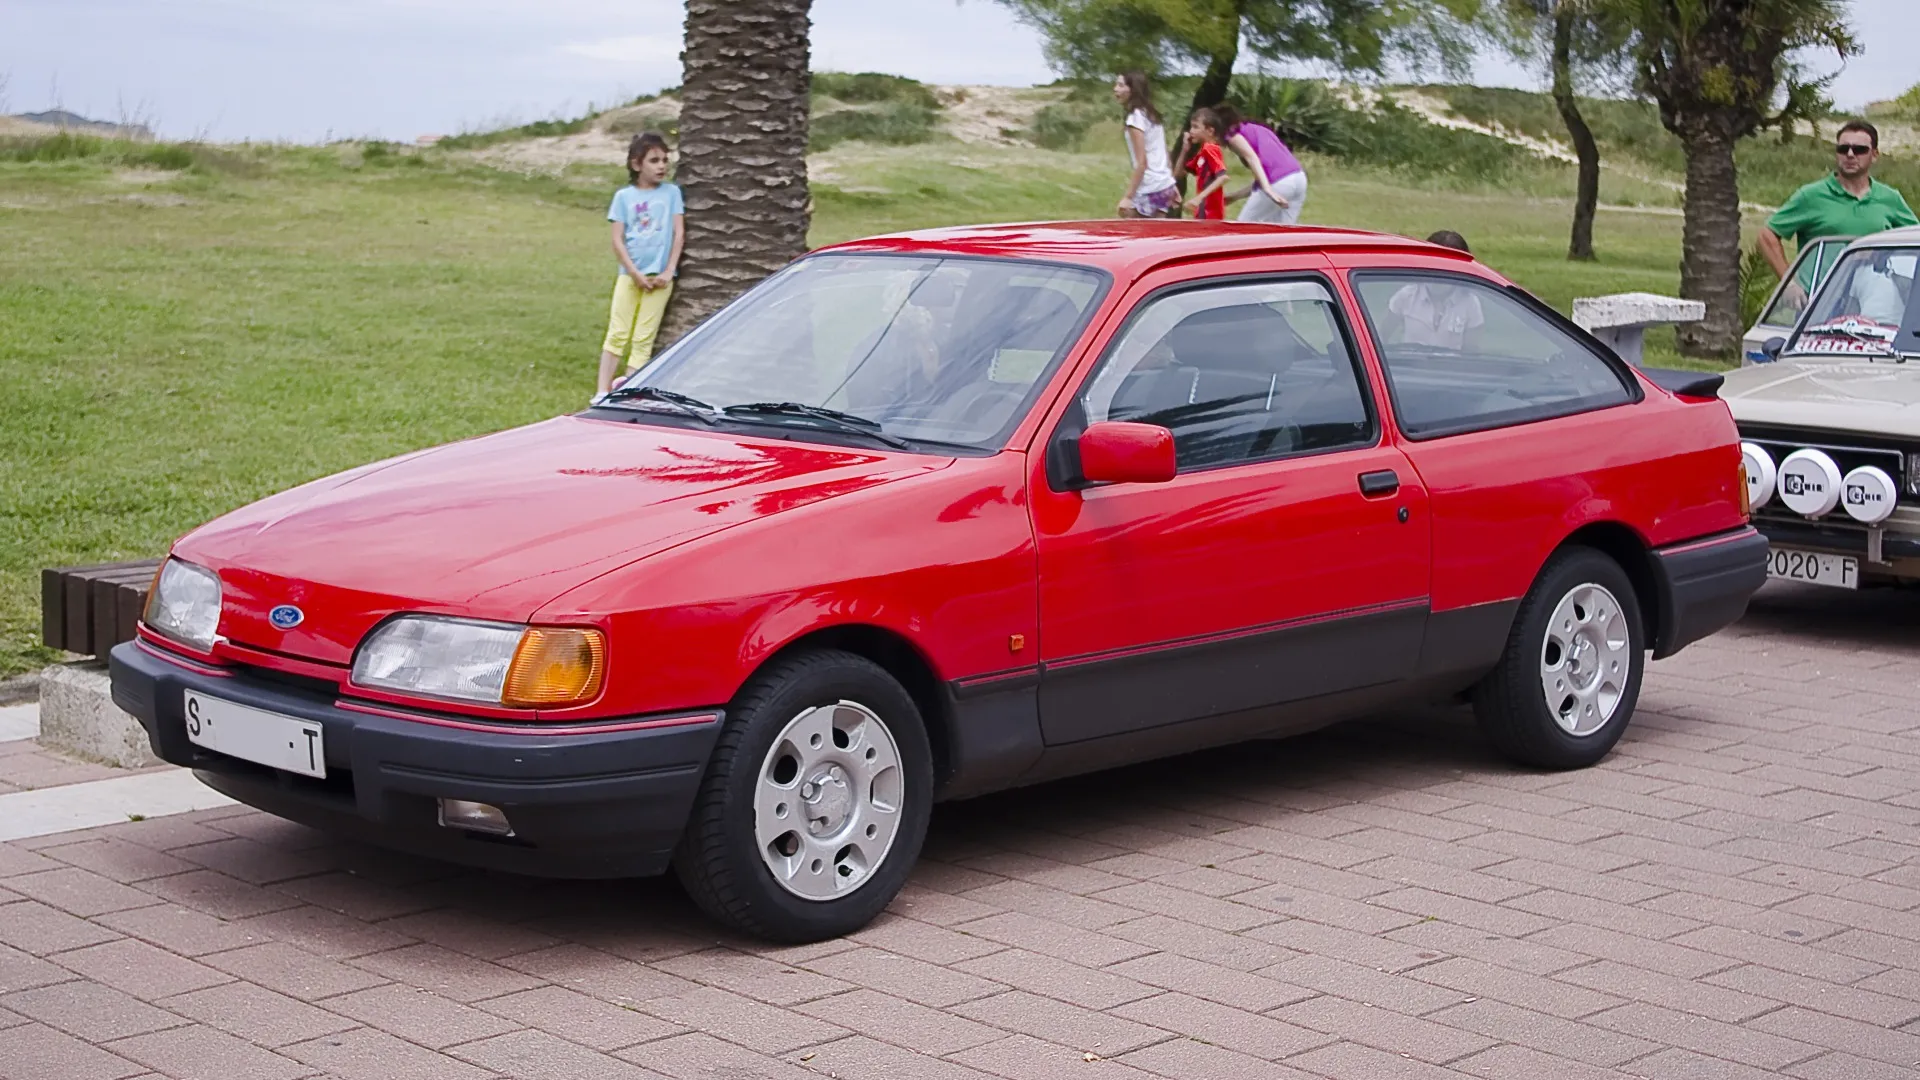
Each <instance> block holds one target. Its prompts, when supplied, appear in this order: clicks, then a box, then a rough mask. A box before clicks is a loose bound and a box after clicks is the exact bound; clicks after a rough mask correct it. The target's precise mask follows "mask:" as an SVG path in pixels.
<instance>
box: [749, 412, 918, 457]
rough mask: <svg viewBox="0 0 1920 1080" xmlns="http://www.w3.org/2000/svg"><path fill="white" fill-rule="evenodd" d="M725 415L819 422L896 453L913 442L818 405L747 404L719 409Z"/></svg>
mask: <svg viewBox="0 0 1920 1080" xmlns="http://www.w3.org/2000/svg"><path fill="white" fill-rule="evenodd" d="M721 411H722V412H724V413H726V414H727V415H728V416H763V417H779V416H792V417H798V418H801V419H806V420H818V421H820V422H821V423H823V424H826V425H828V426H830V427H836V428H839V429H840V430H841V431H845V432H850V433H852V434H855V435H864V436H866V437H867V438H870V439H874V440H876V441H878V442H882V443H885V444H886V445H888V446H891V447H893V448H894V449H895V450H907V449H911V448H912V445H913V444H912V443H909V442H907V440H905V439H902V438H900V437H899V436H897V435H889V434H887V433H886V432H884V431H882V430H880V421H878V420H872V419H868V418H867V417H864V416H856V415H854V414H853V413H848V412H841V411H840V410H839V409H825V408H821V407H820V406H818V405H806V404H803V403H801V402H798V401H750V402H748V403H746V404H745V405H729V406H727V407H726V408H725V409H722V410H721Z"/></svg>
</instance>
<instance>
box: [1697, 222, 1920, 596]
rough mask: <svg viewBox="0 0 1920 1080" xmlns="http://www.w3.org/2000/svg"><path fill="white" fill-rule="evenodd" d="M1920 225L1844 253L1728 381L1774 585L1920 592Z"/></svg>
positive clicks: (1724, 393) (1725, 389)
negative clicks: (1791, 323)
mask: <svg viewBox="0 0 1920 1080" xmlns="http://www.w3.org/2000/svg"><path fill="white" fill-rule="evenodd" d="M1917 269H1920V228H1908V229H1893V230H1890V231H1887V232H1883V233H1876V234H1874V235H1873V236H1868V237H1862V238H1861V239H1859V240H1856V241H1854V242H1853V243H1852V244H1850V245H1848V247H1847V249H1846V252H1845V254H1843V255H1841V256H1840V259H1839V261H1838V262H1837V263H1836V264H1835V265H1834V268H1833V270H1832V272H1831V273H1830V274H1829V275H1828V276H1827V279H1826V281H1825V282H1824V283H1822V285H1821V286H1820V289H1819V291H1818V292H1817V293H1816V294H1815V295H1814V297H1813V300H1812V302H1811V303H1810V304H1808V305H1807V309H1806V311H1805V313H1804V314H1802V316H1801V318H1800V321H1799V324H1798V325H1797V326H1795V327H1794V329H1793V331H1792V333H1790V334H1788V335H1786V336H1785V337H1781V338H1774V339H1772V340H1770V341H1768V342H1767V343H1766V345H1765V348H1764V350H1763V354H1764V356H1765V357H1766V358H1767V359H1765V360H1764V361H1763V362H1761V363H1757V364H1754V365H1753V366H1750V367H1742V368H1740V369H1738V370H1736V371H1730V372H1728V373H1727V376H1726V382H1725V384H1724V385H1723V386H1722V388H1721V392H1720V396H1721V397H1722V398H1723V399H1725V400H1726V402H1727V405H1728V406H1729V407H1730V408H1731V409H1732V410H1733V418H1734V420H1735V421H1736V422H1737V423H1738V424H1739V426H1740V435H1741V438H1742V440H1743V441H1742V444H1741V451H1742V455H1743V457H1744V459H1745V466H1746V474H1747V491H1748V494H1749V495H1750V496H1751V498H1752V502H1753V508H1754V509H1753V521H1754V525H1755V526H1757V527H1758V528H1759V529H1760V531H1761V532H1762V533H1765V534H1766V537H1767V539H1768V540H1769V541H1770V542H1771V543H1772V545H1773V553H1772V562H1771V564H1770V567H1769V569H1770V572H1771V574H1772V576H1774V577H1777V578H1785V579H1789V580H1793V581H1802V582H1808V583H1811V584H1815V585H1831V586H1836V587H1838V588H1843V589H1857V588H1860V587H1861V586H1863V585H1875V584H1886V583H1892V582H1901V581H1905V582H1920V291H1916V290H1915V289H1914V279H1915V276H1916V270H1917Z"/></svg>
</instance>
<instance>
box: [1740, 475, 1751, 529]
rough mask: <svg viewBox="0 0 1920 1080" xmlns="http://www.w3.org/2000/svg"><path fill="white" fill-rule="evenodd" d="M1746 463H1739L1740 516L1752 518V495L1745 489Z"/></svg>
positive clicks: (1748, 489) (1749, 490)
mask: <svg viewBox="0 0 1920 1080" xmlns="http://www.w3.org/2000/svg"><path fill="white" fill-rule="evenodd" d="M1747 483H1748V481H1747V463H1746V462H1744V461H1743V462H1741V463H1740V516H1741V517H1752V516H1753V494H1752V491H1751V489H1750V488H1748V487H1747Z"/></svg>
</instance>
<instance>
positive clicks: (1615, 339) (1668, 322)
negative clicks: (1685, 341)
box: [1573, 293, 1707, 367]
mask: <svg viewBox="0 0 1920 1080" xmlns="http://www.w3.org/2000/svg"><path fill="white" fill-rule="evenodd" d="M1706 317H1707V305H1706V304H1704V303H1702V302H1700V301H1698V300H1678V299H1675V298H1674V297H1671V296H1657V295H1655V294H1653V293H1615V294H1613V295H1612V296H1584V297H1581V298H1580V299H1578V300H1575V301H1574V302H1573V321H1574V324H1575V325H1577V326H1579V327H1580V329H1582V330H1585V331H1586V332H1588V333H1589V334H1592V335H1593V336H1594V337H1597V338H1599V339H1600V340H1601V341H1603V342H1605V343H1606V344H1607V345H1608V346H1609V347H1611V348H1612V349H1613V351H1614V352H1616V353H1619V354H1620V359H1622V360H1625V361H1626V362H1627V363H1629V364H1632V365H1633V366H1634V367H1639V366H1640V359H1641V357H1642V356H1643V355H1644V348H1645V341H1646V334H1647V330H1648V329H1649V328H1650V327H1655V326H1674V325H1678V324H1680V323H1696V322H1699V321H1700V320H1701V319H1704V318H1706Z"/></svg>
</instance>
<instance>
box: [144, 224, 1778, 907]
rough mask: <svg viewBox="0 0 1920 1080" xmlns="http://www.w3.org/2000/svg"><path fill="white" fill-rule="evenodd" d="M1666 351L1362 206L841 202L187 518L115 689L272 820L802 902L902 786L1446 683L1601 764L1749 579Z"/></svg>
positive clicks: (886, 857)
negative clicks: (291, 479) (809, 243)
mask: <svg viewBox="0 0 1920 1080" xmlns="http://www.w3.org/2000/svg"><path fill="white" fill-rule="evenodd" d="M1686 379H1687V380H1691V381H1683V382H1682V383H1680V384H1676V389H1677V392H1669V391H1668V390H1667V389H1663V388H1661V387H1660V386H1658V385H1655V384H1654V383H1653V382H1651V381H1649V380H1648V379H1647V378H1645V377H1643V376H1642V375H1641V374H1639V373H1636V372H1635V371H1634V370H1633V369H1631V368H1629V367H1627V366H1626V365H1624V364H1622V363H1621V362H1620V361H1619V359H1618V358H1616V357H1615V356H1614V355H1613V354H1612V353H1610V352H1609V351H1608V350H1607V349H1606V348H1605V347H1603V346H1601V345H1600V344H1598V343H1597V342H1595V341H1594V340H1593V339H1592V338H1590V337H1588V336H1587V335H1585V334H1584V333H1582V332H1581V331H1580V330H1578V329H1576V328H1575V327H1574V326H1572V325H1571V324H1570V323H1568V322H1567V321H1566V320H1565V319H1563V318H1561V317H1560V316H1559V315H1557V314H1555V313H1554V312H1553V311H1551V310H1550V309H1548V308H1547V307H1545V306H1543V305H1542V304H1540V303H1539V302H1538V301H1536V300H1534V299H1533V298H1532V297H1530V296H1529V295H1528V294H1526V293H1524V292H1522V291H1521V290H1519V289H1517V288H1515V287H1513V286H1511V285H1509V284H1508V283H1506V282H1505V281H1503V280H1502V279H1501V278H1499V277H1498V276H1497V275H1495V274H1493V273H1492V272H1491V271H1489V270H1487V269H1486V268H1485V267H1483V266H1480V265H1478V264H1477V263H1475V262H1474V261H1472V259H1470V258H1469V257H1467V256H1465V255H1462V254H1460V253H1458V252H1454V251H1451V250H1447V249H1443V248H1438V247H1433V246H1429V245H1426V244H1422V243H1417V242H1414V241H1410V240H1404V239H1400V238H1396V237H1389V236H1379V235H1372V234H1368V233H1363V232H1350V231H1342V230H1335V229H1318V228H1273V227H1268V226H1238V225H1228V224H1220V223H1211V222H1209V223H1198V222H1125V223H1123V222H1100V223H1088V224H1050V225H1006V226H990V227H979V228H963V229H947V230H938V231H930V232H921V233H912V234H906V235H899V236H888V237H880V238H876V239H870V240H862V241H857V242H854V243H849V244H842V245H839V246H837V247H833V248H828V249H825V250H822V251H819V252H816V253H814V254H811V255H809V256H807V257H805V258H803V259H800V260H799V261H797V262H795V263H794V264H792V265H791V266H789V267H788V268H787V269H785V270H783V271H781V272H780V273H778V274H775V275H774V276H773V277H771V278H769V279H768V280H766V281H765V282H763V283H762V284H760V285H759V286H758V287H756V288H755V289H753V290H752V291H751V292H750V293H748V294H747V295H746V296H744V297H742V298H741V299H740V300H738V301H736V302H735V303H734V304H733V305H732V306H730V307H728V308H726V309H725V310H724V311H722V312H721V313H719V314H718V315H715V316H714V317H713V318H711V319H709V320H708V321H707V322H706V323H705V324H703V325H702V326H701V327H699V328H698V329H697V330H696V331H694V332H693V333H692V334H690V335H688V336H687V337H685V338H684V339H682V340H681V341H680V342H679V343H677V344H676V345H675V346H674V347H673V348H671V349H670V350H668V351H667V352H665V353H664V354H662V355H661V356H660V357H659V358H658V359H657V360H655V361H654V362H653V364H652V365H650V366H649V367H647V368H646V369H645V370H644V371H643V373H642V374H641V376H640V377H639V378H638V379H637V380H636V381H635V383H634V384H632V385H629V386H625V387H622V388H620V389H618V390H616V391H614V392H613V393H612V394H611V395H608V396H607V397H605V398H603V399H601V400H599V401H598V402H597V403H596V404H595V406H594V407H592V408H590V409H589V410H587V411H586V412H583V413H580V414H578V415H573V416H564V417H560V418H557V419H553V420H548V421H545V422H542V423H538V424H533V425H531V426H528V427H523V428H518V429H515V430H511V431H504V432H500V433H498V434H495V435H489V436H485V437H482V438H476V439H471V440H468V441H466V442H460V443H455V444H452V445H448V446H441V447H436V448H434V449H429V450H423V451H420V452H418V453H415V454H409V455H407V456H404V457H400V458H396V459H394V460H391V461H384V462H379V463H376V464H372V465H367V466H364V467H362V468H358V469H354V470H351V471H349V472H345V473H341V474H340V475H338V476H332V477H328V478H326V479H323V480H317V481H314V482H313V483H310V484H307V485H305V486H303V487H299V488H295V489H294V490H292V491H288V492H285V493H282V494H279V495H275V496H273V497H271V498H268V499H265V500H262V501H261V502H258V503H255V504H253V505H251V506H247V507H243V508H241V509H239V510H236V511H234V512H233V513H230V514H228V515H226V516H225V517H222V518H219V519H218V520H216V521H213V522H212V523H210V524H208V525H205V526H203V527H201V528H200V529H197V530H195V531H194V532H192V533H190V534H189V535H187V536H186V537H185V538H184V539H182V540H180V541H179V543H178V544H176V545H175V546H174V548H173V552H172V558H171V559H170V560H169V561H168V562H167V563H166V565H165V567H164V568H163V569H162V571H161V573H160V575H159V577H158V578H157V579H156V582H155V587H154V589H153V591H152V598H151V601H150V603H149V606H148V608H147V612H146V616H145V621H144V624H143V625H142V626H141V628H140V636H139V639H138V640H137V641H135V642H131V643H129V644H127V645H124V646H121V647H120V648H118V649H116V650H114V653H113V657H112V668H113V672H112V674H113V688H114V698H115V700H116V701H118V702H119V703H120V705H121V706H122V707H123V708H125V709H126V710H127V711H128V712H130V713H132V714H133V715H135V716H137V717H139V718H140V720H141V722H142V723H143V724H144V725H145V726H146V728H147V730H148V732H149V733H150V734H151V736H152V742H153V746H154V750H155V752H156V753H158V754H159V755H160V756H161V757H163V758H165V759H166V760H168V761H172V762H175V763H178V764H181V765H186V766H190V767H192V768H193V769H196V770H198V772H199V775H200V777H201V778H202V779H203V780H204V781H205V782H206V783H207V784H209V785H211V786H212V787H214V788H216V789H218V790H220V791H222V792H225V793H226V794H228V795H231V796H232V797H234V798H235V799H238V800H240V801H241V802H244V803H247V804H250V805H252V806H256V807H260V808H262V809H264V810H267V811H270V812H272V813H275V814H279V815H283V816H285V817H288V818H291V819H294V820H296V821H302V822H306V823H309V824H312V825H315V826H319V827H321V828H324V829H329V830H335V831H338V832H341V833H346V834H351V835H355V836H359V837H363V838H365V839H367V840H370V841H372V842H374V843H378V844H384V845H389V846H392V847H395V848H400V849H403V850H408V851H414V852H418V853H422V854H426V855H432V856H436V857H440V858H445V859H451V860H455V861H459V862H463V863H469V864H474V865H479V866H485V867H493V868H499V869H505V870H512V871H520V872H527V873H538V874H548V875H560V876H579V877H591V876H620V875H644V874H655V873H660V872H662V871H664V870H666V869H667V868H668V867H669V866H672V867H673V868H674V869H675V870H676V871H677V872H678V874H679V876H680V878H681V879H682V880H683V881H684V882H685V884H686V886H687V888H688V890H689V891H690V892H691V893H692V895H693V896H694V898H695V899H696V900H697V901H698V902H699V903H700V904H701V905H702V906H703V907H704V908H705V909H706V910H707V911H709V912H711V913H712V914H713V915H714V916H715V917H717V918H718V919H720V920H721V921H723V922H725V923H728V924H730V925H732V926H734V927H737V928H740V929H742V930H745V931H748V932H751V933H754V934H758V935H763V936H766V937H769V938H775V939H782V940H808V939H814V938H820V937H825V936H830V935H834V934H839V933H842V932H845V931H848V930H851V929H853V928H856V927H858V926H860V925H862V924H863V923H865V922H866V921H867V920H868V919H870V918H872V917H873V915H875V914H876V913H877V912H879V911H880V910H881V909H882V908H883V907H884V906H885V905H886V904H887V902H888V901H889V900H890V899H891V898H892V897H893V895H894V893H895V892H896V891H897V890H898V889H899V888H900V886H901V884H902V882H903V881H904V880H905V879H906V876H907V874H908V872H909V870H910V869H911V867H912V865H913V863H914V860H915V858H916V857H917V855H918V853H919V849H920V845H921V840H922V838H923V836H924V835H925V832H926V827H927V819H928V814H929V810H930V807H931V806H932V804H933V802H934V801H935V800H937V799H952V798H959V797H963V796H969V795H977V794H980V793H982V792H987V791H993V790H996V789H1000V788H1007V787H1011V786H1015V785H1021V784H1030V783H1034V782H1037V781H1042V780H1046V779H1049V778H1053V777H1059V776H1064V775H1067V774H1071V773H1081V772H1087V771H1090V770H1095V769H1104V768H1108V767H1111V766H1115V765H1120V764H1122V763H1126V762H1134V761H1140V760H1143V759H1147V758H1152V757H1157V756H1161V755H1167V754H1177V753H1181V752H1184V751H1190V750H1194V749H1198V748H1200V747H1205V746H1213V745H1218V744H1222V743H1228V742H1232V741H1236V740H1243V739H1249V738H1254V737H1267V736H1274V735H1282V734H1287V733H1292V732H1299V731H1304V730H1307V729H1310V728H1314V727H1318V726H1322V725H1325V724H1328V723H1331V722H1333V721H1335V720H1338V719H1340V718H1342V717H1348V716H1352V715H1354V714H1356V713H1362V712H1365V711H1367V710H1373V709H1378V708H1380V707H1382V706H1386V705H1389V704H1391V703H1395V702H1404V701H1415V700H1433V699H1440V700H1444V699H1447V698H1449V697H1455V696H1458V695H1470V696H1471V699H1472V701H1473V704H1474V707H1475V709H1476V710H1477V712H1478V715H1479V717H1480V721H1481V724H1482V725H1483V727H1484V729H1485V731H1486V734H1487V737H1488V738H1489V740H1490V741H1491V742H1492V744H1493V745H1494V746H1496V747H1497V748H1499V749H1500V750H1502V751H1504V752H1505V753H1506V754H1508V755H1509V756H1511V757H1513V758H1514V759H1516V760H1518V761H1520V762H1523V763H1525V764H1528V765H1532V766H1538V767H1543V768H1565V767H1572V766H1579V765H1586V764H1589V763H1591V762H1594V761H1597V760H1598V759H1600V758H1601V757H1602V756H1604V755H1605V754H1606V753H1607V751H1608V750H1609V749H1610V748H1611V747H1612V746H1613V744H1614V743H1615V741H1617V740H1618V739H1619V738H1620V734H1621V731H1622V730H1623V729H1624V728H1625V727H1626V725H1627V722H1628V720H1629V718H1630V717H1631V716H1632V713H1633V708H1634V701H1635V698H1636V696H1637V694H1638V691H1639V688H1640V679H1641V672H1642V669H1643V665H1644V661H1645V656H1646V654H1647V653H1649V652H1651V653H1652V654H1653V655H1654V656H1666V655H1668V654H1671V653H1673V652H1674V651H1675V650H1677V649H1679V648H1681V647H1682V646H1684V645H1686V644H1688V643H1689V642H1692V641H1695V640H1697V639H1699V638H1700V637H1702V636H1704V635H1707V634H1710V633H1713V632H1714V631H1716V630H1718V629H1720V628H1721V627H1723V626H1725V625H1727V624H1728V623H1730V622H1732V621H1733V620H1734V619H1736V618H1738V617H1739V616H1740V614H1741V613H1742V611H1743V610H1744V609H1745V605H1746V603H1747V599H1748V597H1749V595H1750V594H1751V593H1752V592H1753V591H1754V590H1755V589H1756V588H1758V587H1759V585H1760V584H1761V582H1762V581H1763V580H1764V578H1765V576H1766V553H1767V546H1766V542H1765V541H1764V540H1763V539H1761V538H1760V536H1759V535H1758V534H1756V533H1755V532H1754V531H1753V529H1752V528H1751V527H1749V525H1748V515H1747V507H1746V505H1745V502H1744V499H1745V497H1746V484H1745V482H1744V480H1743V478H1742V476H1741V468H1742V466H1741V457H1740V449H1739V442H1738V438H1737V436H1736V434H1735V430H1734V425H1733V421H1732V419H1731V418H1730V417H1729V415H1728V412H1727V409H1726V406H1725V405H1724V404H1723V403H1722V402H1720V401H1719V400H1718V399H1716V398H1715V397H1714V396H1713V391H1714V387H1715V385H1716V380H1717V376H1708V377H1702V376H1691V375H1690V376H1686Z"/></svg>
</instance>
